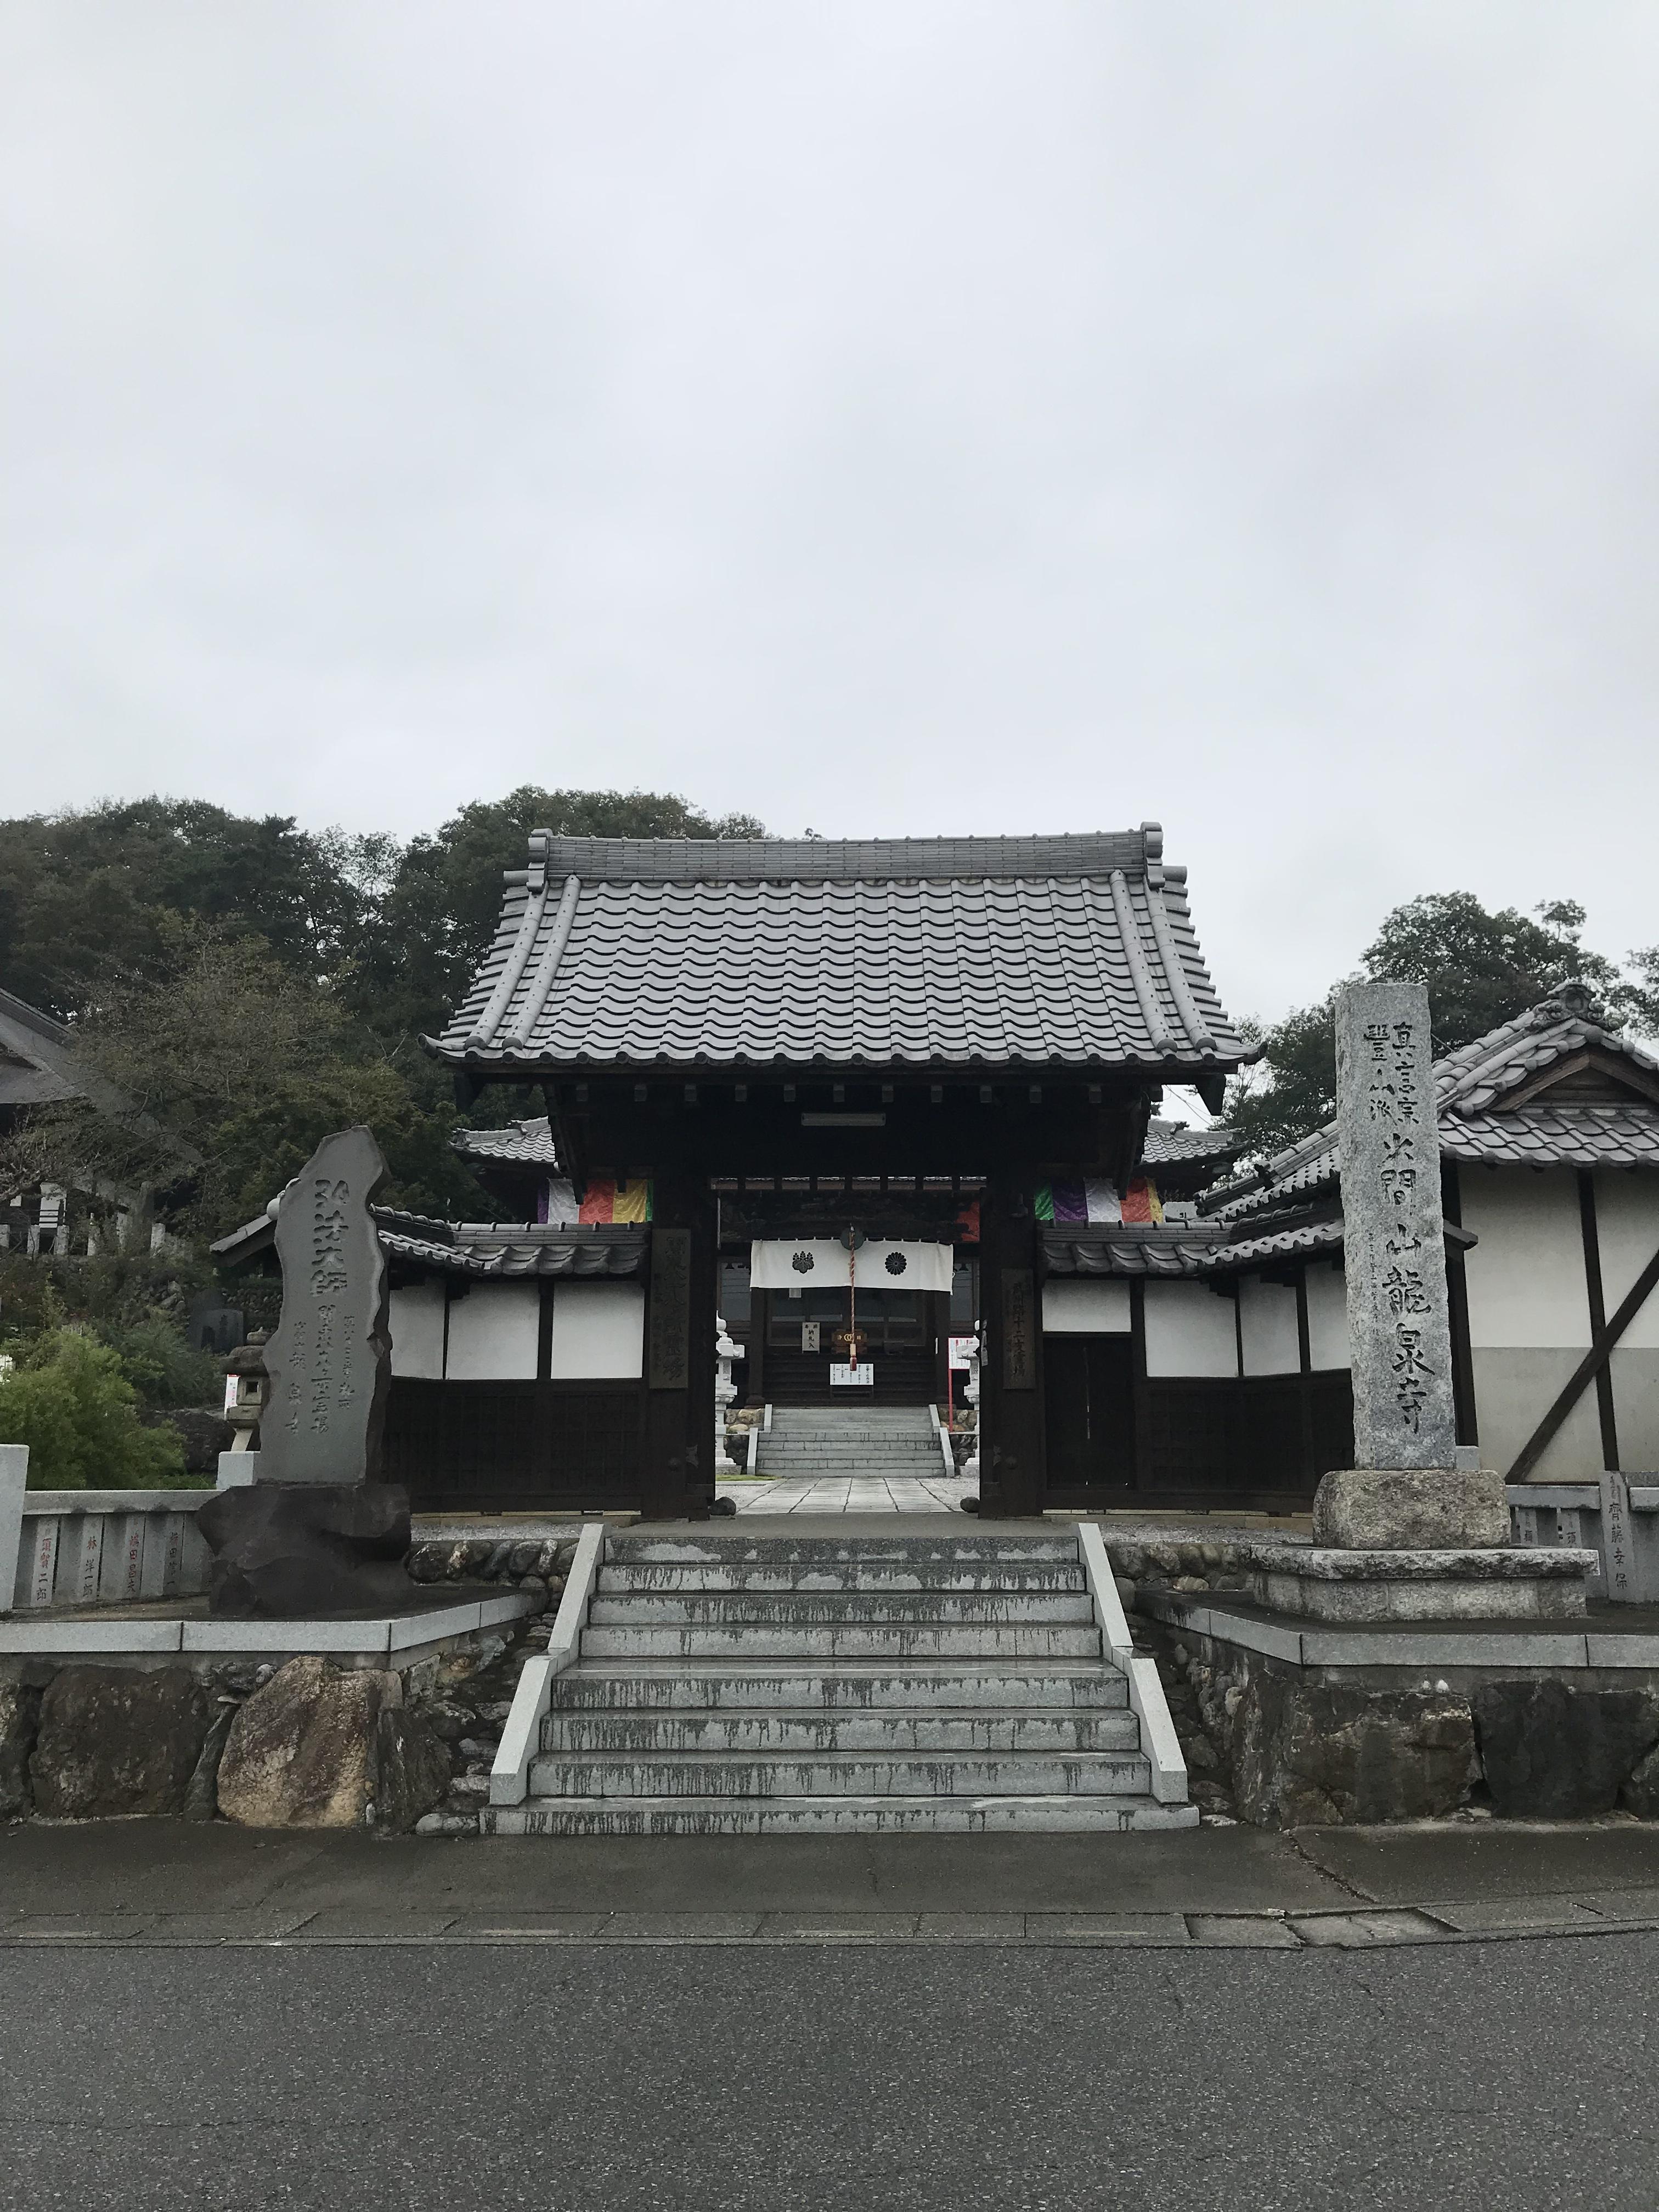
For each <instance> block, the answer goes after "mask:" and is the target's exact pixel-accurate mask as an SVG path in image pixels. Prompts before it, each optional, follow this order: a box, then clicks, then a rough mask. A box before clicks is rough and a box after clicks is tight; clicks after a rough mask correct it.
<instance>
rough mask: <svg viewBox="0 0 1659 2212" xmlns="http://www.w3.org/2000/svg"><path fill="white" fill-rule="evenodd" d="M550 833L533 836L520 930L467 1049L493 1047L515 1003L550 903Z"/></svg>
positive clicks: (486, 1001)
mask: <svg viewBox="0 0 1659 2212" xmlns="http://www.w3.org/2000/svg"><path fill="white" fill-rule="evenodd" d="M548 836H549V833H548V832H547V831H546V830H545V829H535V830H532V832H531V837H530V867H529V871H528V873H527V876H526V882H525V899H524V911H523V913H522V914H521V915H520V916H519V927H518V932H517V934H516V935H515V936H514V938H513V950H512V951H511V952H509V953H508V955H507V963H506V965H505V966H504V967H503V968H502V969H501V974H500V975H498V976H497V977H496V978H495V989H494V990H493V991H492V992H491V993H490V994H489V998H488V999H487V1000H485V1001H484V1006H483V1012H481V1013H480V1014H479V1016H478V1018H477V1021H476V1022H474V1023H473V1024H472V1027H471V1030H469V1031H468V1033H467V1037H466V1042H465V1050H466V1051H468V1052H476V1051H478V1050H480V1049H487V1048H490V1047H492V1046H493V1045H494V1044H495V1032H496V1030H498V1029H499V1028H500V1026H501V1018H502V1016H503V1015H504V1014H505V1013H506V1012H507V1008H508V1006H511V1005H512V1003H513V992H514V991H516V990H517V989H518V987H519V979H520V976H521V975H523V974H524V971H525V967H526V963H527V962H528V960H529V958H530V955H531V951H532V948H533V946H534V945H535V942H536V939H537V936H538V933H539V932H540V929H541V926H542V910H543V908H544V907H545V906H546V904H547V846H548Z"/></svg>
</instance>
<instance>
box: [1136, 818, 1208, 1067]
mask: <svg viewBox="0 0 1659 2212" xmlns="http://www.w3.org/2000/svg"><path fill="white" fill-rule="evenodd" d="M1140 832H1141V835H1142V836H1143V837H1144V838H1145V839H1146V912H1147V915H1148V917H1149V919H1150V920H1151V921H1152V935H1153V937H1154V939H1156V940H1157V944H1158V957H1159V958H1160V959H1161V961H1162V962H1163V964H1164V980H1165V981H1167V983H1168V984H1169V986H1170V997H1171V998H1172V999H1173V1000H1175V1002H1176V1012H1177V1013H1178V1014H1179V1015H1180V1016H1181V1019H1182V1024H1183V1025H1184V1027H1185V1029H1186V1031H1187V1035H1188V1039H1189V1040H1190V1042H1191V1043H1192V1045H1193V1047H1194V1050H1196V1051H1197V1052H1198V1054H1200V1057H1201V1058H1204V1059H1206V1060H1213V1059H1214V1057H1215V1054H1216V1042H1215V1039H1214V1037H1213V1036H1211V1034H1210V1027H1209V1024H1208V1023H1207V1022H1206V1020H1205V1018H1204V1017H1203V1015H1202V1014H1201V1013H1200V1011H1199V1006H1198V1001H1197V1000H1195V999H1194V996H1193V994H1192V989H1191V987H1190V986H1189V985H1188V981H1187V971H1186V969H1184V968H1183V967H1182V964H1181V954H1180V951H1179V950H1178V949H1177V947H1176V941H1175V933H1174V931H1173V930H1172V929H1171V928H1170V915H1169V910H1168V908H1166V907H1165V906H1164V880H1165V878H1166V876H1167V875H1173V874H1174V873H1175V871H1173V870H1166V869H1165V868H1164V866H1163V853H1164V827H1163V824H1162V823H1158V822H1143V823H1141V825H1140ZM1180 874H1181V878H1182V880H1183V881H1184V880H1185V877H1186V870H1185V869H1184V868H1183V869H1182V870H1181V871H1180Z"/></svg>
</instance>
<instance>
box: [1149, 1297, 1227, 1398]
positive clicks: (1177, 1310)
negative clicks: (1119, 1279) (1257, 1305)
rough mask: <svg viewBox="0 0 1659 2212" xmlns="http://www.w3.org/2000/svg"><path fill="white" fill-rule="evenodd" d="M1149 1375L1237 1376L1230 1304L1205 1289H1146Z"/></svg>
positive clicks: (1225, 1298) (1224, 1298)
mask: <svg viewBox="0 0 1659 2212" xmlns="http://www.w3.org/2000/svg"><path fill="white" fill-rule="evenodd" d="M1146 1372H1147V1373H1148V1374H1149V1375H1237V1372H1238V1335H1237V1322H1236V1321H1235V1318H1234V1314H1233V1302H1232V1300H1231V1298H1230V1297H1221V1296H1219V1295H1218V1293H1217V1292H1216V1291H1212V1290H1211V1289H1210V1288H1209V1286H1208V1285H1207V1284H1205V1283H1176V1282H1151V1283H1148V1284H1147V1285H1146Z"/></svg>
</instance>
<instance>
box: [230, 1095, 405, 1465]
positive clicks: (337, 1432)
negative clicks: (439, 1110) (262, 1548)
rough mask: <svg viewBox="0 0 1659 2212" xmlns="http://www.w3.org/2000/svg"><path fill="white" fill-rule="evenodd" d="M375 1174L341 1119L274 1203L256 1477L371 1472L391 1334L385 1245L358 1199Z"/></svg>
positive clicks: (375, 1150)
mask: <svg viewBox="0 0 1659 2212" xmlns="http://www.w3.org/2000/svg"><path fill="white" fill-rule="evenodd" d="M385 1181H386V1162H385V1160H384V1159H383V1158H381V1157H380V1146H378V1145H377V1144H376V1143H375V1141H374V1135H373V1133H371V1132H370V1131H369V1130H368V1129H363V1128H358V1129H343V1130H341V1131H340V1133H338V1134H337V1136H332V1137H325V1138H324V1139H323V1141H322V1143H321V1144H320V1145H319V1146H318V1147H317V1150H316V1151H315V1152H313V1154H312V1156H311V1158H310V1159H309V1160H307V1163H306V1164H305V1166H304V1168H303V1169H302V1170H301V1172H300V1174H298V1175H297V1176H295V1179H294V1181H293V1182H291V1183H290V1184H289V1187H288V1188H287V1189H286V1190H285V1191H284V1192H283V1195H282V1197H281V1199H280V1200H278V1202H277V1208H276V1256H277V1258H278V1259H279V1260H280V1261H281V1262H282V1267H283V1317H282V1320H281V1321H280V1322H278V1324H277V1327H276V1334H275V1335H274V1336H273V1337H272V1338H271V1340H270V1343H269V1344H268V1345H267V1346H265V1366H266V1368H267V1370H269V1373H270V1402H269V1406H268V1407H267V1410H266V1413H265V1417H264V1421H263V1422H262V1424H261V1425H260V1432H259V1442H260V1451H259V1480H261V1481H262V1482H334V1483H354V1482H366V1481H368V1480H372V1479H373V1478H374V1475H375V1474H376V1473H377V1471H378V1462H379V1458H380V1430H381V1426H382V1425H383V1423H384V1421H385V1418H386V1394H387V1391H388V1389H389V1388H390V1386H391V1379H392V1336H391V1330H390V1327H389V1323H388V1317H387V1295H386V1254H385V1252H384V1250H383V1249H382V1248H381V1244H380V1231H378V1230H377V1229H376V1228H375V1225H374V1216H373V1215H372V1214H371V1213H370V1212H369V1210H368V1207H369V1200H370V1199H371V1198H372V1197H373V1196H374V1193H375V1192H376V1191H377V1190H378V1189H379V1188H380V1185H381V1184H382V1183H383V1182H385Z"/></svg>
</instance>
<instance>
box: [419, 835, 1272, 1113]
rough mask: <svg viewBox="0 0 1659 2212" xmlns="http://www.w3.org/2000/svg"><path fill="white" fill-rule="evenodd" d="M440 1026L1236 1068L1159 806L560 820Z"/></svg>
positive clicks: (781, 1048) (654, 1054)
mask: <svg viewBox="0 0 1659 2212" xmlns="http://www.w3.org/2000/svg"><path fill="white" fill-rule="evenodd" d="M432 1048H433V1049H434V1050H435V1051H436V1052H437V1053H438V1054H440V1056H441V1057H442V1058H443V1059H445V1060H449V1061H451V1062H452V1063H453V1064H455V1065H458V1066H461V1065H464V1066H470V1067H478V1068H481V1069H489V1068H495V1069H505V1068H512V1067H524V1068H526V1069H536V1068H547V1067H560V1066H606V1065H617V1066H646V1065H650V1064H652V1063H658V1064H663V1065H670V1066H702V1065H736V1066H744V1065H756V1066H760V1065H766V1064H768V1063H780V1064H783V1065H786V1066H811V1065H813V1064H814V1063H818V1064H829V1065H837V1066H847V1065H855V1064H859V1063H867V1064H871V1065H882V1064H889V1063H899V1064H903V1063H909V1064H913V1065H916V1066H996V1065H999V1064H1001V1065H1007V1064H1016V1065H1032V1064H1038V1063H1048V1062H1054V1061H1059V1062H1062V1063H1066V1064H1069V1065H1072V1066H1078V1067H1090V1066H1145V1067H1147V1068H1148V1069H1152V1068H1159V1069H1163V1070H1165V1071H1169V1072H1171V1073H1173V1071H1175V1070H1176V1069H1190V1070H1192V1071H1193V1072H1194V1073H1206V1072H1224V1071H1225V1070H1226V1069H1229V1068H1231V1067H1233V1066H1237V1065H1238V1064H1239V1063H1240V1062H1241V1061H1243V1060H1244V1059H1245V1058H1246V1057H1247V1048H1246V1047H1245V1046H1244V1045H1243V1042H1241V1041H1240V1039H1239V1038H1238V1037H1237V1035H1236V1034H1235V1032H1234V1030H1232V1028H1231V1024H1230V1023H1229V1022H1228V1019H1227V1017H1226V1016H1225V1013H1224V1012H1222V1009H1221V1005H1220V1002H1219V1000H1218V998H1217V997H1216V994H1215V989H1214V987H1213V985H1212V982H1211V981H1210V978H1209V975H1208V973H1207V972H1206V969H1205V966H1204V960H1203V956H1202V954H1201V953H1200V950H1199V946H1198V940H1197V938H1196V937H1195V935H1194V931H1193V925H1192V918H1191V915H1190V913H1189V911H1188V904H1187V891H1186V871H1185V870H1184V869H1181V868H1170V867H1166V866H1164V861H1163V833H1162V831H1161V830H1160V829H1158V828H1157V826H1156V825H1155V824H1148V825H1145V826H1144V827H1143V828H1142V829H1139V830H1135V831H1132V832H1127V833H1125V834H1122V835H1118V836H1079V837H1041V838H1000V837H990V838H950V839H918V840H905V841H884V840H878V841H869V842H849V843H846V844H841V843H834V842H829V841H818V840H811V841H802V842H781V841H776V840H758V841H756V842H753V843H748V842H742V841H732V842H694V841H686V840H680V841H675V840H665V841H664V842H662V843H660V844H656V843H641V842H636V841H631V840H625V839H623V840H610V839H600V838H556V837H550V836H546V835H545V834H543V833H539V832H538V834H537V836H535V837H533V838H532V841H531V865H530V866H529V867H528V868H526V869H515V870H513V871H512V872H510V873H509V874H508V876H507V891H506V898H505V902H504V904H503V907H502V912H501V923H500V926H499V927H498V930H497V933H496V937H495V944H494V945H493V946H492V948H491V950H490V952H489V957H488V958H487V959H486V960H485V962H484V963H483V967H482V969H480V970H479V973H478V975H477V977H476V978H475V979H474V982H473V987H472V990H471V994H470V995H469V997H468V999H467V1001H466V1004H465V1006H463V1007H462V1008H461V1009H460V1011H459V1012H458V1013H457V1015H456V1016H455V1018H454V1019H453V1021H452V1022H451V1023H450V1024H449V1026H448V1028H447V1030H445V1032H444V1035H443V1036H442V1038H441V1039H440V1040H437V1041H435V1042H434V1043H433V1047H432Z"/></svg>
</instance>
